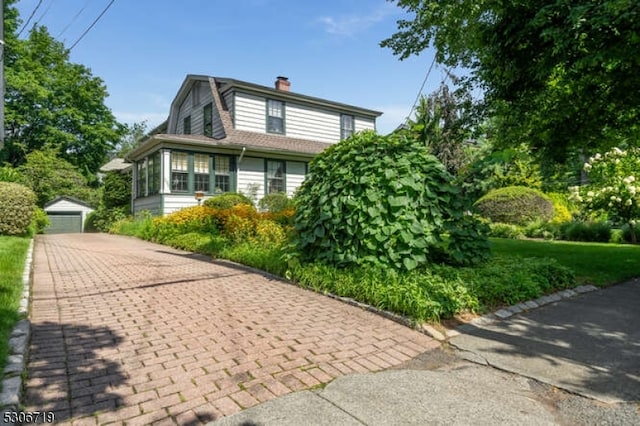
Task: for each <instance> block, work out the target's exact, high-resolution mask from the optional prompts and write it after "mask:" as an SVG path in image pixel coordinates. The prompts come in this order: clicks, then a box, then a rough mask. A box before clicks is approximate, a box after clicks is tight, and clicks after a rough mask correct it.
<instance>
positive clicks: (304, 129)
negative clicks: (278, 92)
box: [285, 102, 340, 143]
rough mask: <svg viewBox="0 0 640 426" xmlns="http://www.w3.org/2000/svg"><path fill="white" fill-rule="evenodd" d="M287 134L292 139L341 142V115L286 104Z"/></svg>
mask: <svg viewBox="0 0 640 426" xmlns="http://www.w3.org/2000/svg"><path fill="white" fill-rule="evenodd" d="M285 133H286V135H287V136H290V137H292V138H301V139H311V140H316V141H320V142H327V143H335V142H338V141H339V140H340V114H339V113H337V112H330V111H324V110H321V109H316V108H311V107H307V106H304V105H299V104H295V103H289V102H287V103H285Z"/></svg>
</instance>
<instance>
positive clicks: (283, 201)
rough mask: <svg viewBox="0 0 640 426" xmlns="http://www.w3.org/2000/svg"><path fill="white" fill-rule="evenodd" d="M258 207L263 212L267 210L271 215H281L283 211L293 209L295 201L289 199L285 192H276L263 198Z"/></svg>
mask: <svg viewBox="0 0 640 426" xmlns="http://www.w3.org/2000/svg"><path fill="white" fill-rule="evenodd" d="M258 205H259V206H260V209H261V210H266V211H268V212H271V213H279V212H281V211H283V210H286V209H289V208H292V207H293V200H292V199H291V198H289V197H287V194H285V193H283V192H275V193H273V194H267V195H265V196H264V197H262V199H261V200H260V202H259V203H258Z"/></svg>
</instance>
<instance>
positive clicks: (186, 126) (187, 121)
mask: <svg viewBox="0 0 640 426" xmlns="http://www.w3.org/2000/svg"><path fill="white" fill-rule="evenodd" d="M182 133H183V134H185V135H190V134H191V116H190V115H188V116H186V117H185V118H184V121H183V123H182Z"/></svg>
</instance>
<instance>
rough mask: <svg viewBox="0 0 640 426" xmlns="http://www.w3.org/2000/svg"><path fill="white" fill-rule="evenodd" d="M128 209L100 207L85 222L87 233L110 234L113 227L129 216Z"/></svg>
mask: <svg viewBox="0 0 640 426" xmlns="http://www.w3.org/2000/svg"><path fill="white" fill-rule="evenodd" d="M128 211H129V208H128V207H112V208H109V209H107V208H105V207H100V208H98V209H96V210H94V211H92V212H91V213H89V215H88V216H87V219H86V222H85V225H84V226H85V231H86V232H109V229H111V226H113V224H114V223H116V222H117V221H119V220H122V219H124V218H126V217H127V216H128V214H129V213H128Z"/></svg>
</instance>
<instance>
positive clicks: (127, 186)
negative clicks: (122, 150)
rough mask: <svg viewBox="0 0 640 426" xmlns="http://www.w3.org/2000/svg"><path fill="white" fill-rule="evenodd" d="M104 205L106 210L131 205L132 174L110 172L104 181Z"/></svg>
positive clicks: (126, 207)
mask: <svg viewBox="0 0 640 426" xmlns="http://www.w3.org/2000/svg"><path fill="white" fill-rule="evenodd" d="M102 184H103V187H102V204H103V205H104V207H105V208H107V209H111V208H114V207H124V208H125V211H126V212H128V210H129V206H130V205H131V173H120V172H115V171H114V172H108V173H107V174H106V175H105V177H104V179H103V181H102Z"/></svg>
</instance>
